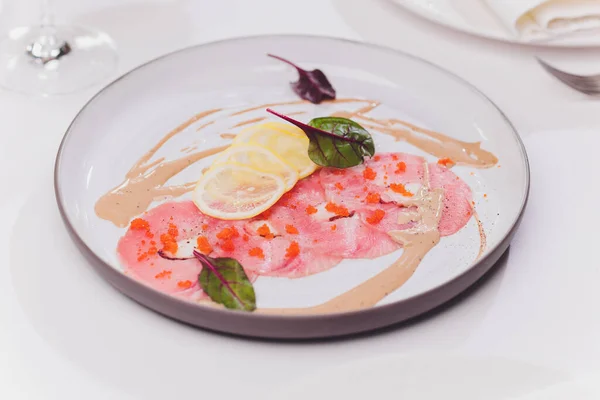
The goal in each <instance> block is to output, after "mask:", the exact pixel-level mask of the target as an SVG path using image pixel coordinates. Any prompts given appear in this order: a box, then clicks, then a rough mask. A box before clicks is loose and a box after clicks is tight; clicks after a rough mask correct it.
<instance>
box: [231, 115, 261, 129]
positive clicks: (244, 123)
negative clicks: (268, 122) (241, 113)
mask: <svg viewBox="0 0 600 400" xmlns="http://www.w3.org/2000/svg"><path fill="white" fill-rule="evenodd" d="M265 119H267V117H258V118H252V119H247V120H245V121H242V122H238V123H237V124H235V125H234V126H232V128H237V127H240V126H244V125H250V124H255V123H257V122H260V121H264V120H265Z"/></svg>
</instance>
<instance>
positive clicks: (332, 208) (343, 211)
mask: <svg viewBox="0 0 600 400" xmlns="http://www.w3.org/2000/svg"><path fill="white" fill-rule="evenodd" d="M325 209H326V210H327V211H329V212H330V213H334V214H335V215H337V216H338V217H348V216H350V212H349V211H348V209H347V208H346V207H344V206H338V205H337V204H334V203H327V204H326V205H325Z"/></svg>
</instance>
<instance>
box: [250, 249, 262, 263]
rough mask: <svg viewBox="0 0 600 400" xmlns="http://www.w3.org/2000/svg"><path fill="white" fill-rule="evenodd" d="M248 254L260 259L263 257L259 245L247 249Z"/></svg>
mask: <svg viewBox="0 0 600 400" xmlns="http://www.w3.org/2000/svg"><path fill="white" fill-rule="evenodd" d="M248 255H250V256H252V257H257V258H260V259H262V260H264V259H265V253H263V251H262V249H261V248H260V247H253V248H251V249H250V250H248Z"/></svg>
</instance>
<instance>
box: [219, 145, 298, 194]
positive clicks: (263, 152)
mask: <svg viewBox="0 0 600 400" xmlns="http://www.w3.org/2000/svg"><path fill="white" fill-rule="evenodd" d="M222 164H237V165H243V166H246V167H249V168H252V169H253V170H256V171H259V172H267V173H270V174H275V175H279V176H281V177H282V178H283V180H284V182H285V190H290V189H291V188H293V187H294V185H295V184H296V182H298V173H297V172H296V170H295V169H294V168H292V167H290V166H289V165H288V164H286V163H285V162H284V161H283V160H282V159H281V158H279V157H278V156H276V155H275V154H274V153H273V152H272V151H270V150H269V149H267V148H265V147H262V146H258V145H254V144H240V145H236V146H232V147H229V148H228V149H227V150H225V151H224V152H222V153H221V154H220V155H219V156H218V157H217V158H216V159H215V161H214V162H213V166H214V165H222Z"/></svg>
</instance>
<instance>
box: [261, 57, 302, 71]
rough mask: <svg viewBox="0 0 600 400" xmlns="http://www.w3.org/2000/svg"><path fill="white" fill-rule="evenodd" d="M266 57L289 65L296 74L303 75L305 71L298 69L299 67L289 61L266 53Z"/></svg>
mask: <svg viewBox="0 0 600 400" xmlns="http://www.w3.org/2000/svg"><path fill="white" fill-rule="evenodd" d="M267 56H269V57H271V58H274V59H276V60H279V61H283V62H284V63H286V64H288V65H291V66H292V67H294V68H296V69H297V70H298V72H301V73H305V72H306V71H305V70H303V69H302V68H300V67H299V66H297V65H296V64H294V63H293V62H291V61H289V60H286V59H285V58H282V57H279V56H276V55H275V54H270V53H267Z"/></svg>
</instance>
